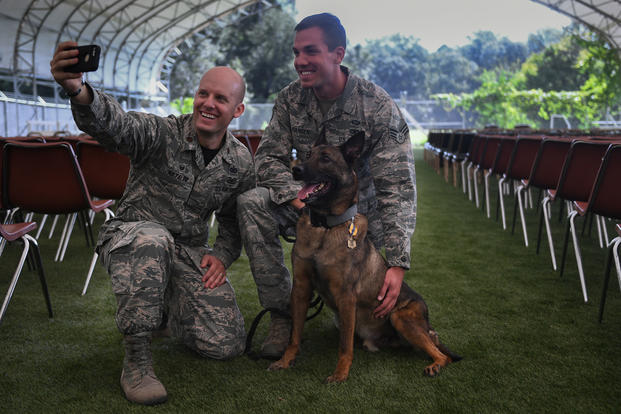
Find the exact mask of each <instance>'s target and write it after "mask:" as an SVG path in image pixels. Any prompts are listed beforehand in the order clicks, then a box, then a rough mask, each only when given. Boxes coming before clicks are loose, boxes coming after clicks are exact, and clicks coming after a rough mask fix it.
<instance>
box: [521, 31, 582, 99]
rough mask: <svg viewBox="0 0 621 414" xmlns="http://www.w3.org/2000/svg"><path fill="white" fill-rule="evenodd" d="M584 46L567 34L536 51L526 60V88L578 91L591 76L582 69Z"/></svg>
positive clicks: (523, 76)
mask: <svg viewBox="0 0 621 414" xmlns="http://www.w3.org/2000/svg"><path fill="white" fill-rule="evenodd" d="M582 51H583V47H582V46H581V45H580V44H579V43H578V42H577V41H576V37H574V36H565V37H564V38H563V39H561V41H560V42H558V43H555V44H552V45H550V46H548V47H546V48H545V49H544V50H543V51H541V52H539V53H535V54H533V55H531V56H529V58H528V59H527V60H526V62H524V64H523V65H522V67H521V69H520V73H519V75H518V76H519V77H520V79H521V80H522V81H523V84H522V85H521V87H522V88H523V89H541V90H544V91H577V90H579V89H580V87H581V85H582V84H584V82H585V81H586V79H587V75H586V74H584V73H582V72H581V71H580V69H579V68H578V62H579V60H580V55H581V53H582Z"/></svg>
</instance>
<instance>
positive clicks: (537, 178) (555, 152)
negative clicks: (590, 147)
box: [522, 137, 571, 270]
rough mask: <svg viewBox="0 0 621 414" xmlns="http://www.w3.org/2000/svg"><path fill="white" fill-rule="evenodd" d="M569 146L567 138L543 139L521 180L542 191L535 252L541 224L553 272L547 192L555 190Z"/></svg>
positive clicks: (552, 248)
mask: <svg viewBox="0 0 621 414" xmlns="http://www.w3.org/2000/svg"><path fill="white" fill-rule="evenodd" d="M570 145H571V139H568V138H551V137H545V138H544V139H543V141H541V145H540V146H539V151H538V152H537V155H536V157H535V161H534V162H533V167H532V169H531V171H530V174H529V176H528V179H525V180H523V184H522V185H524V187H525V188H530V187H531V186H532V187H535V188H539V189H542V190H543V191H544V198H543V201H542V202H541V215H540V218H539V228H538V232H537V250H536V252H537V254H539V247H540V244H541V228H542V222H543V223H545V227H546V234H547V237H548V246H549V248H550V257H551V260H552V268H553V269H554V270H556V255H555V254H554V242H553V240H552V233H551V230H550V217H551V212H550V203H551V202H552V201H553V199H552V198H551V197H550V195H549V194H548V192H547V190H550V189H554V188H556V185H557V184H558V180H559V177H560V175H561V170H562V169H563V164H564V163H565V158H566V157H567V152H568V151H569V146H570Z"/></svg>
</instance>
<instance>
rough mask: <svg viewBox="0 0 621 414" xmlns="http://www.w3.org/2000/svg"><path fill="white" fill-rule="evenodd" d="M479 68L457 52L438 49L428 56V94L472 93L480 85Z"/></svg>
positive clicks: (443, 47)
mask: <svg viewBox="0 0 621 414" xmlns="http://www.w3.org/2000/svg"><path fill="white" fill-rule="evenodd" d="M478 73H479V67H478V66H477V64H476V63H474V62H473V61H471V60H468V59H467V58H466V57H465V56H464V55H462V54H461V53H460V52H459V51H458V50H456V49H452V48H449V47H447V46H442V47H440V48H439V49H438V50H437V51H435V52H434V53H432V54H430V55H429V71H428V73H427V88H428V90H429V93H430V94H436V93H461V92H472V91H473V90H475V89H476V88H477V87H478V86H480V85H481V82H480V80H479V79H478Z"/></svg>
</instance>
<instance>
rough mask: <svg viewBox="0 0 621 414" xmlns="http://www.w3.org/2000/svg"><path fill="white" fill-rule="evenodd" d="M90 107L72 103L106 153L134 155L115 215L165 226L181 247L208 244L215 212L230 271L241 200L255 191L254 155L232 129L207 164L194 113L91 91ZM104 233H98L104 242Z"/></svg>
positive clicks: (220, 254)
mask: <svg viewBox="0 0 621 414" xmlns="http://www.w3.org/2000/svg"><path fill="white" fill-rule="evenodd" d="M93 95H94V100H93V102H92V104H91V105H76V104H72V112H73V117H74V119H75V122H76V124H77V125H78V127H79V128H80V129H81V130H82V131H84V132H86V133H88V134H89V135H91V136H93V137H94V138H95V139H97V140H98V141H99V142H100V143H101V144H103V145H104V146H105V147H106V148H107V149H109V150H111V151H117V152H120V153H122V154H125V155H127V156H129V158H130V160H131V169H130V173H129V178H128V181H127V186H126V188H125V193H124V194H123V197H122V198H121V200H120V203H119V206H118V209H117V211H116V218H115V219H113V220H110V221H109V222H108V223H106V224H105V226H104V227H103V228H102V234H104V233H109V232H111V231H114V230H115V224H116V225H118V223H119V221H122V222H130V221H142V220H146V221H152V222H155V223H159V224H161V225H163V226H164V227H166V228H167V229H168V230H169V231H170V233H171V234H172V236H173V237H174V238H175V241H176V242H180V243H182V244H185V245H188V246H202V245H206V244H207V239H208V236H209V223H208V220H209V218H210V217H211V214H212V212H214V211H215V212H216V218H217V219H218V223H219V226H218V236H217V237H216V241H215V243H214V246H213V253H212V254H213V255H214V256H216V257H217V258H219V259H220V260H221V261H222V262H223V263H224V265H225V266H227V267H228V266H229V265H230V264H231V263H232V262H233V261H234V260H235V259H236V258H237V257H239V254H240V253H241V237H240V234H239V227H238V225H237V219H236V198H237V196H238V195H239V194H241V193H243V192H244V191H246V190H248V189H250V188H252V187H254V185H255V174H254V165H253V161H252V156H251V155H250V152H249V151H248V149H247V148H246V147H245V146H244V145H243V144H241V143H240V142H239V141H238V140H237V139H236V138H235V137H234V136H233V135H232V134H231V133H230V132H227V135H226V138H225V142H224V145H223V147H222V148H221V149H220V151H219V152H218V154H217V155H216V156H215V158H214V159H213V160H212V161H211V162H210V163H209V164H208V165H207V166H205V165H204V161H203V153H202V149H201V146H200V145H199V143H198V138H197V136H196V132H195V130H194V127H193V126H192V115H191V114H190V115H181V116H178V117H177V116H173V115H171V116H168V117H160V116H156V115H153V114H146V113H138V112H125V111H124V110H123V109H122V108H121V106H120V105H119V104H118V102H117V101H116V100H114V99H113V98H111V97H110V96H108V95H106V94H104V93H101V92H98V91H93ZM104 237H105V235H100V243H101V240H102V238H104Z"/></svg>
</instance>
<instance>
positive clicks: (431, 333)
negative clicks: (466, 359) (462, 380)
mask: <svg viewBox="0 0 621 414" xmlns="http://www.w3.org/2000/svg"><path fill="white" fill-rule="evenodd" d="M429 336H430V337H431V340H432V341H433V343H434V344H436V346H437V347H438V349H439V350H440V351H441V352H442V353H443V354H444V355H446V356H448V357H449V358H451V361H452V362H457V361H461V359H462V357H461V356H460V355H457V354H456V353H454V352H453V351H451V350H450V349H448V347H447V346H446V345H444V344H443V343H442V342H440V338H438V333H437V332H436V331H435V330H434V329H431V328H430V329H429Z"/></svg>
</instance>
